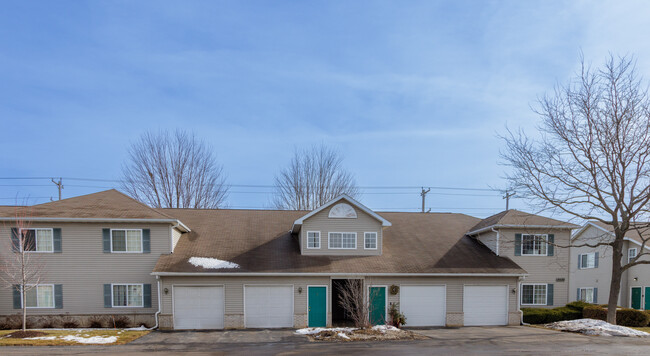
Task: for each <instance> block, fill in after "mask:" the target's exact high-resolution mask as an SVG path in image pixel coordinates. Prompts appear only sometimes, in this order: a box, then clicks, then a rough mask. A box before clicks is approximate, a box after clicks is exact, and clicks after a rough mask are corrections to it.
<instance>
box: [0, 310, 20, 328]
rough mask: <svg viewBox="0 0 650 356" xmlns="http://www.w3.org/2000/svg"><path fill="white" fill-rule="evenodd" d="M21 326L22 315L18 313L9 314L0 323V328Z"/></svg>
mask: <svg viewBox="0 0 650 356" xmlns="http://www.w3.org/2000/svg"><path fill="white" fill-rule="evenodd" d="M22 327H23V317H22V315H19V314H14V315H9V316H7V317H6V318H5V319H4V320H3V321H2V323H0V329H2V330H13V329H20V328H22Z"/></svg>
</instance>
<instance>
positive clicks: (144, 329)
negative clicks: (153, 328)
mask: <svg viewBox="0 0 650 356" xmlns="http://www.w3.org/2000/svg"><path fill="white" fill-rule="evenodd" d="M124 330H128V331H147V330H149V329H148V328H147V327H146V326H144V325H140V326H138V327H137V328H126V329H124Z"/></svg>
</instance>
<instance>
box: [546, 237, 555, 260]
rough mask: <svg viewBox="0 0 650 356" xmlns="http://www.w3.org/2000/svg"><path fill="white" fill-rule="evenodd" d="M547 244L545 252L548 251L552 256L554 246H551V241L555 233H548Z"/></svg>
mask: <svg viewBox="0 0 650 356" xmlns="http://www.w3.org/2000/svg"><path fill="white" fill-rule="evenodd" d="M547 240H548V245H547V247H546V252H548V255H549V256H553V252H555V246H553V243H555V235H553V234H548V238H547Z"/></svg>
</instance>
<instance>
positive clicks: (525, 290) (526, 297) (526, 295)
mask: <svg viewBox="0 0 650 356" xmlns="http://www.w3.org/2000/svg"><path fill="white" fill-rule="evenodd" d="M521 304H533V286H530V285H522V286H521Z"/></svg>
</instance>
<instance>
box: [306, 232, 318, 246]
mask: <svg viewBox="0 0 650 356" xmlns="http://www.w3.org/2000/svg"><path fill="white" fill-rule="evenodd" d="M307 248H320V231H307Z"/></svg>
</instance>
